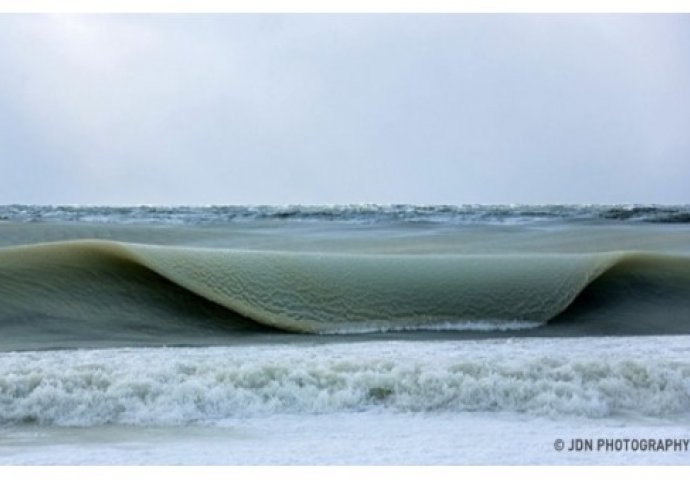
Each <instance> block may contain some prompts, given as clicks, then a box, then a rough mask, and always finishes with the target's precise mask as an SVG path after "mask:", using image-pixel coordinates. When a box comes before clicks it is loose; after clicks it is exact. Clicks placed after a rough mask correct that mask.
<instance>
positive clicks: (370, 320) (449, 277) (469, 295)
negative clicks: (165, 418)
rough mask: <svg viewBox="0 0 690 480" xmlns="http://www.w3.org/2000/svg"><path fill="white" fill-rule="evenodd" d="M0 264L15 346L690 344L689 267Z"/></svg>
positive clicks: (684, 260)
mask: <svg viewBox="0 0 690 480" xmlns="http://www.w3.org/2000/svg"><path fill="white" fill-rule="evenodd" d="M0 265H2V268H0V285H2V293H3V294H2V297H0V325H1V327H2V331H3V335H2V342H3V343H4V344H5V348H13V347H17V348H22V341H25V340H26V339H31V341H34V342H37V345H40V344H41V343H42V342H43V341H45V342H47V344H49V345H53V346H55V345H56V343H55V342H57V345H59V343H60V341H61V340H68V339H70V338H72V339H77V340H78V339H80V338H83V339H84V341H85V342H86V343H87V344H88V342H89V341H91V340H96V339H98V338H103V339H108V340H109V341H112V342H115V343H113V344H114V345H117V344H118V343H117V342H118V341H122V342H134V343H137V342H138V341H142V342H144V343H146V342H147V341H150V340H151V339H152V338H158V341H159V342H160V341H165V342H169V343H172V344H186V343H189V342H192V343H193V342H194V340H195V339H199V338H216V339H217V338H221V337H223V336H230V337H233V336H238V335H239V336H242V335H249V334H251V333H260V332H266V331H267V329H273V330H274V331H284V332H295V333H321V334H333V333H341V334H342V333H350V334H352V333H367V332H386V331H399V330H439V331H444V330H456V331H479V332H485V333H486V332H497V333H499V332H510V333H511V334H518V333H520V332H528V333H534V331H535V330H538V331H539V332H541V331H544V332H546V333H547V334H548V333H549V332H551V333H554V334H556V333H557V332H559V331H560V332H562V333H567V334H568V335H587V334H601V333H607V334H614V335H623V334H635V333H645V334H663V333H690V320H689V319H690V300H688V299H690V257H687V256H682V255H663V254H656V253H654V254H653V253H639V252H609V253H599V254H560V255H556V254H543V255H539V254H532V255H454V254H445V255H364V254H359V255H357V254H333V253H304V252H271V251H240V250H230V249H216V248H214V249H202V248H191V247H166V246H156V245H140V244H129V243H119V242H112V241H93V240H92V241H71V242H59V243H52V244H44V245H32V246H19V247H11V248H5V249H3V250H0ZM640 317H642V318H640ZM540 328H541V330H540ZM13 342H14V343H13Z"/></svg>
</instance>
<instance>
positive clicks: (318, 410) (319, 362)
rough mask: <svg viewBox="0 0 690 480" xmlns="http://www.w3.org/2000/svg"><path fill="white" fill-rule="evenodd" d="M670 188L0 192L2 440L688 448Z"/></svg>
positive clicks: (677, 216) (492, 451)
mask: <svg viewBox="0 0 690 480" xmlns="http://www.w3.org/2000/svg"><path fill="white" fill-rule="evenodd" d="M689 335H690V206H659V205H543V206H524V205H496V206H484V205H466V206H449V205H440V206H416V205H350V206H300V205H294V206H208V207H192V206H171V207H152V206H141V207H103V206H98V207H89V206H34V205H6V206H0V464H9V465H15V464H29V465H54V464H69V465H82V464H97V465H113V464H134V465H145V464H167V465H184V464H187V465H217V464H220V465H352V464H355V465H498V464H531V465H542V464H568V465H569V464H689V463H690V422H689V421H690V336H689Z"/></svg>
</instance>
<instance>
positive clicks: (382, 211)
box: [0, 204, 690, 225]
mask: <svg viewBox="0 0 690 480" xmlns="http://www.w3.org/2000/svg"><path fill="white" fill-rule="evenodd" d="M0 220H6V221H14V222H96V223H120V224H122V223H130V224H166V225H212V224H226V223H230V222H238V221H239V222H243V221H255V220H287V221H318V222H322V221H337V222H353V223H387V222H403V223H406V222H409V223H417V222H425V223H426V222H429V223H442V224H526V223H535V222H547V221H559V222H562V221H584V220H596V221H612V222H617V223H619V222H651V223H690V205H672V206H669V205H663V206H662V205H536V206H534V205H460V206H457V205H404V204H400V205H374V204H363V205H287V206H270V205H260V206H233V205H230V206H206V207H192V206H189V207H186V206H178V207H155V206H134V207H102V206H92V207H89V206H42V205H0Z"/></svg>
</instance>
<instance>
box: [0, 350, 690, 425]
mask: <svg viewBox="0 0 690 480" xmlns="http://www.w3.org/2000/svg"><path fill="white" fill-rule="evenodd" d="M676 343H677V342H676ZM676 343H674V341H673V340H672V339H671V340H669V339H667V338H658V337H652V339H651V341H645V343H644V344H642V343H640V344H639V345H638V344H636V343H634V342H631V340H630V339H600V340H596V341H595V340H592V339H588V340H587V341H583V340H582V339H569V340H563V339H558V340H557V339H553V340H543V339H541V340H539V341H537V340H535V339H522V340H515V341H497V340H493V341H486V342H461V343H459V344H458V343H457V342H455V343H451V342H419V343H408V342H385V343H379V342H376V343H375V344H366V343H363V344H335V345H325V346H324V345H321V346H313V345H312V346H305V345H300V346H299V347H298V348H295V346H278V347H275V348H270V349H266V348H260V347H248V346H244V347H233V348H228V347H212V348H204V349H125V350H118V349H115V350H75V351H56V352H25V353H9V354H8V353H5V354H0V360H1V361H0V424H19V423H38V424H44V425H78V426H89V425H102V424H126V425H181V424H190V423H203V424H214V423H217V422H222V421H223V420H226V419H233V418H248V417H255V416H265V415H268V414H282V413H288V414H305V413H306V414H314V413H316V414H320V413H337V412H363V411H391V412H468V411H469V412H517V413H530V414H536V415H545V416H553V417H555V418H559V419H562V418H563V417H567V416H570V417H589V418H603V417H616V416H622V417H625V416H640V415H642V416H646V417H658V418H673V417H674V416H675V417H678V416H683V415H687V412H688V409H690V363H689V362H688V353H690V352H688V347H687V342H680V343H678V344H676ZM631 346H635V347H636V351H635V354H634V355H631V353H630V348H631ZM593 352H594V353H596V355H593Z"/></svg>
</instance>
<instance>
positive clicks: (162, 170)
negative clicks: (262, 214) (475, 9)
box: [0, 14, 690, 204]
mask: <svg viewBox="0 0 690 480" xmlns="http://www.w3.org/2000/svg"><path fill="white" fill-rule="evenodd" d="M362 202H375V203H423V204H428V203H444V204H464V203H690V16H688V15H614V16H607V15H541V16H539V15H504V14H493V15H392V14H384V15H228V14H225V15H160V14H156V15H139V16H137V15H134V16H117V15H92V16H88V15H86V16H65V15H38V16H19V15H0V203H4V204H6V203H42V204H56V203H59V204H64V203H69V204H75V203H76V204H238V203H240V204H286V203H309V204H331V203H362Z"/></svg>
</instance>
